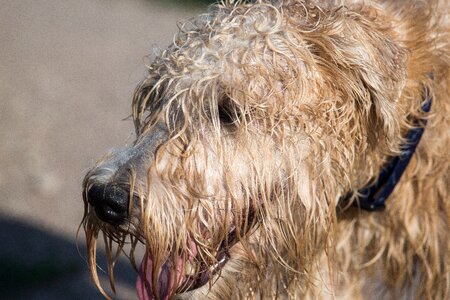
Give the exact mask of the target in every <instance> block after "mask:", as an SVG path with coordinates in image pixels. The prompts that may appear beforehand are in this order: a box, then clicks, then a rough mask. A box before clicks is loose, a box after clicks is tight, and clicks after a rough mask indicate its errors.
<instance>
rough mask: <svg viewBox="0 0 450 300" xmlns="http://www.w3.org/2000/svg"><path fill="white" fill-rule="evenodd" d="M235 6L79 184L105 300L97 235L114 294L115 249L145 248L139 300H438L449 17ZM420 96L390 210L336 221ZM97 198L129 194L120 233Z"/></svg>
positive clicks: (182, 52) (207, 30)
mask: <svg viewBox="0 0 450 300" xmlns="http://www.w3.org/2000/svg"><path fill="white" fill-rule="evenodd" d="M246 2H248V1H224V2H223V3H222V4H217V5H214V6H212V7H211V9H210V11H209V12H208V13H207V14H204V15H201V16H199V17H198V18H195V19H193V20H190V21H189V22H187V23H185V24H184V25H183V26H182V27H181V29H180V32H179V33H178V34H177V35H176V37H175V39H174V42H173V44H172V45H171V46H170V47H169V48H168V49H167V50H164V51H163V52H162V53H161V54H160V55H159V56H158V57H157V58H156V59H155V61H154V62H153V63H152V64H151V65H150V67H149V72H148V76H147V78H146V79H145V80H143V81H142V83H141V84H140V85H139V86H138V88H137V90H136V93H135V97H134V101H133V119H134V123H135V127H136V134H137V139H136V142H135V144H133V145H132V146H130V147H126V148H123V149H118V150H115V151H112V152H111V153H109V154H108V155H107V156H106V157H104V158H103V159H102V160H100V161H99V162H98V163H97V164H96V166H95V167H94V168H93V169H92V170H91V171H90V172H89V173H88V174H87V176H86V178H85V181H84V199H85V216H84V219H83V223H82V224H83V226H84V229H85V231H86V237H87V244H88V248H89V252H88V254H89V264H90V267H91V270H92V274H93V277H94V280H95V282H96V284H97V285H98V286H99V288H100V290H101V291H102V293H103V294H104V295H105V296H107V295H106V293H105V292H104V290H103V289H102V288H101V287H100V285H99V280H98V276H97V271H96V250H95V249H96V245H97V237H98V235H99V233H100V232H101V231H103V232H104V234H105V241H106V245H107V249H108V251H109V273H110V276H111V282H112V283H113V282H114V279H113V275H112V274H113V266H114V259H115V255H113V254H114V253H113V251H112V248H113V247H112V242H113V241H114V242H117V243H118V245H119V246H118V251H117V253H120V251H121V249H122V247H123V245H124V244H125V243H127V242H129V241H127V239H128V238H130V239H131V243H132V249H134V248H135V246H136V245H137V243H139V242H141V243H143V244H144V245H145V247H146V257H145V258H144V260H143V263H142V266H141V275H140V277H141V286H140V288H141V289H142V290H145V291H141V293H140V297H144V298H145V297H155V298H162V299H166V298H169V297H176V298H177V297H178V298H189V297H192V299H201V298H202V297H205V296H206V297H208V298H212V299H235V298H275V297H279V298H294V299H295V298H299V299H303V298H328V297H330V298H333V297H335V298H345V299H358V298H364V299H367V298H374V299H379V298H380V297H383V298H392V299H398V298H399V297H403V298H405V299H411V298H417V299H445V298H447V297H448V296H449V293H450V292H449V289H450V288H449V285H450V234H449V225H450V224H449V222H450V201H449V195H448V186H449V183H450V182H449V177H448V174H449V172H448V171H449V168H448V166H449V165H448V164H449V157H448V149H449V146H450V145H449V136H448V128H449V127H448V125H449V122H448V115H449V104H448V103H449V102H448V101H449V100H448V97H449V93H448V86H449V83H450V81H449V79H448V78H449V77H448V75H449V74H448V71H449V56H448V55H449V53H450V47H449V44H448V40H449V39H448V38H449V37H448V32H449V26H448V20H447V19H448V4H445V1H441V2H439V1H408V2H400V1H393V0H392V1H387V0H386V1H382V0H380V1H357V0H355V1H350V0H349V1H307V0H286V1H275V0H274V1H262V0H261V1H255V3H246ZM446 12H447V14H446ZM439 14H442V16H440V15H439ZM445 17H447V19H445ZM430 73H432V74H433V78H434V79H430V77H429V76H427V74H430ZM424 87H427V88H428V89H429V91H430V93H431V95H432V97H433V99H434V103H433V109H432V113H431V114H429V115H428V116H427V118H428V119H429V122H428V126H427V129H426V131H425V134H424V137H423V139H422V141H421V143H420V144H419V147H418V149H417V153H416V154H415V155H414V157H413V159H412V161H411V163H410V165H409V167H408V169H407V171H406V173H405V174H404V176H403V178H402V180H401V182H400V183H399V184H398V186H397V187H396V190H395V191H394V194H393V195H392V196H391V198H390V199H389V203H388V208H387V209H386V210H385V211H384V212H377V213H367V212H363V211H359V210H358V209H357V208H356V207H352V206H349V207H347V208H346V209H345V210H343V211H340V210H337V209H336V206H337V205H338V201H339V199H340V198H341V197H342V196H343V195H345V194H347V193H348V192H349V191H357V190H358V189H359V188H361V187H363V186H365V185H367V184H369V183H370V182H373V181H374V180H376V178H377V175H378V173H379V172H380V170H381V169H382V167H383V165H384V164H385V163H386V162H387V161H388V160H389V157H390V156H394V155H397V154H398V153H400V149H401V145H402V143H403V142H404V136H405V133H406V132H407V131H408V129H409V128H411V127H412V126H413V124H412V122H411V120H412V119H413V117H414V116H422V115H423V113H422V112H421V101H422V100H423V99H422V94H421V93H422V90H423V88H424ZM107 185H108V186H118V187H120V188H121V189H124V190H126V191H127V196H126V198H127V199H128V200H129V203H127V207H128V208H127V218H126V220H122V221H123V222H109V220H107V217H106V220H105V216H103V221H101V220H99V216H98V214H99V207H98V206H101V204H99V203H98V202H95V201H94V200H92V199H90V197H91V196H90V191H91V190H93V187H96V186H107ZM105 190H106V188H105ZM105 193H106V192H104V194H105ZM103 196H104V195H103ZM100 219H102V218H101V217H100ZM105 221H106V222H105ZM109 223H120V224H113V225H111V224H109ZM132 252H133V251H132ZM116 255H118V254H116ZM130 257H131V259H132V261H133V263H134V257H133V253H131V256H130ZM142 277H143V278H142ZM162 277H164V278H163V279H162ZM205 278H206V279H205ZM200 281H201V282H202V284H198V282H200ZM206 281H207V283H206ZM142 282H143V283H142ZM142 285H144V286H142ZM192 287H196V289H194V290H192V291H188V290H189V289H190V288H192ZM197 287H198V288H197ZM138 288H139V285H138ZM146 293H147V294H146ZM145 299H148V298H145Z"/></svg>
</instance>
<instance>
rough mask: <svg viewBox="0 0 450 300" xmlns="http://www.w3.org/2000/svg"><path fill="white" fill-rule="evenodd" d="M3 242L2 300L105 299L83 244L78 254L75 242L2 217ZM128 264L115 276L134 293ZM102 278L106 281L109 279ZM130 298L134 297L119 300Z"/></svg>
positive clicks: (0, 237) (0, 249)
mask: <svg viewBox="0 0 450 300" xmlns="http://www.w3.org/2000/svg"><path fill="white" fill-rule="evenodd" d="M81 234H82V233H81ZM81 238H82V237H81ZM0 240H1V241H2V245H3V246H2V247H0V295H2V296H1V298H2V299H55V300H56V299H101V298H102V297H101V295H100V293H99V292H98V291H97V289H96V288H95V286H94V285H93V283H92V282H91V280H90V277H89V272H88V268H87V266H86V263H85V262H84V258H83V257H84V256H85V253H86V248H85V246H84V245H81V244H80V253H81V254H79V253H78V250H77V246H76V243H75V242H74V241H71V240H67V239H64V238H61V237H60V236H57V235H55V234H52V233H50V232H47V231H45V230H41V229H39V228H37V227H36V226H33V225H31V224H26V223H24V222H22V221H18V220H14V219H11V218H9V217H5V216H1V215H0ZM80 243H81V242H80ZM5 245H7V246H6V247H5ZM104 257H105V256H104V252H101V253H99V258H100V261H102V262H103V261H105V260H104ZM129 265H130V264H129V262H128V261H127V260H126V259H122V260H121V261H119V263H118V265H117V266H116V271H115V274H117V278H116V280H117V281H118V283H119V285H120V286H121V288H123V287H126V288H127V290H132V289H133V287H134V282H135V278H136V274H135V271H134V270H133V269H132V268H131V267H130V266H129ZM103 277H105V278H103V279H104V280H103V281H105V280H106V276H103ZM43 287H47V288H46V289H43ZM129 297H133V295H131V294H130V295H127V296H121V297H118V298H121V299H130V298H129Z"/></svg>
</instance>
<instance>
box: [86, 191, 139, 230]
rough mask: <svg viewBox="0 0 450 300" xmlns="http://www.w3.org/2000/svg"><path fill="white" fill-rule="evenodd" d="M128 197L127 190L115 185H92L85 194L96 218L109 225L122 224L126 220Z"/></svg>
mask: <svg viewBox="0 0 450 300" xmlns="http://www.w3.org/2000/svg"><path fill="white" fill-rule="evenodd" d="M129 197H130V192H129V191H128V190H126V189H125V188H122V187H119V186H116V185H93V186H91V187H90V188H89V190H88V192H87V200H88V202H89V204H91V205H92V206H93V207H94V210H95V214H96V215H97V217H98V218H99V219H100V220H102V221H104V222H107V223H109V224H111V225H120V224H123V223H124V222H125V220H126V219H127V217H128V207H129Z"/></svg>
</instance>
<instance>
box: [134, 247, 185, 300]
mask: <svg viewBox="0 0 450 300" xmlns="http://www.w3.org/2000/svg"><path fill="white" fill-rule="evenodd" d="M152 268H153V261H152V259H151V258H150V256H149V255H148V254H146V255H145V257H144V259H143V260H142V262H141V267H140V269H139V276H138V278H137V282H136V290H137V294H138V297H139V299H140V300H153V299H156V298H155V297H154V296H153V292H154V291H156V292H157V293H158V295H159V299H160V300H168V299H169V296H170V295H171V294H173V292H174V290H173V289H174V286H175V284H174V283H175V279H176V280H177V281H178V282H181V281H182V279H183V277H184V276H182V275H181V270H182V262H181V259H178V265H177V272H176V276H174V274H172V273H171V268H170V266H169V263H168V261H166V262H164V264H163V265H162V266H161V269H160V271H159V276H158V281H157V286H156V287H154V286H153V284H152V275H153V274H152Z"/></svg>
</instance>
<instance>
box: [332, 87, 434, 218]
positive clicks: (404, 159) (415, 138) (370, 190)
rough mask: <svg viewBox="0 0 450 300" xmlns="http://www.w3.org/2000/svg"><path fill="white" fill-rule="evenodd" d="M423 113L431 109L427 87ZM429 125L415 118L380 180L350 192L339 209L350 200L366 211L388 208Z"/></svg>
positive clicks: (423, 120)
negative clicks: (392, 194)
mask: <svg viewBox="0 0 450 300" xmlns="http://www.w3.org/2000/svg"><path fill="white" fill-rule="evenodd" d="M422 99H423V102H422V106H421V109H422V111H423V113H425V114H427V113H428V112H429V111H430V108H431V102H432V100H433V99H432V97H431V96H430V92H429V90H428V88H427V87H424V89H423V93H422ZM426 123H427V120H426V118H414V120H413V126H414V127H413V128H412V129H410V130H409V131H408V133H407V135H406V138H405V143H404V144H403V145H402V146H401V154H400V155H398V156H394V157H392V158H391V159H390V160H389V162H388V163H387V164H386V165H385V166H384V167H383V169H382V170H381V172H380V174H379V175H378V180H377V181H376V182H375V183H374V184H371V185H368V186H365V187H363V188H362V189H359V190H358V191H357V192H349V193H348V194H346V195H345V196H344V197H341V199H340V200H339V207H341V208H342V207H347V205H346V204H347V203H348V201H349V200H350V199H354V201H353V204H354V205H355V206H357V207H358V208H360V209H363V210H366V211H381V210H384V209H385V207H386V200H387V199H388V198H389V196H390V195H391V193H392V192H393V190H394V188H395V186H396V185H397V183H398V182H399V181H400V178H401V177H402V174H403V173H404V172H405V170H406V167H407V166H408V164H409V162H410V160H411V158H412V156H413V155H414V152H415V151H416V148H417V145H418V144H419V142H420V139H421V137H422V134H423V132H424V130H425V125H426Z"/></svg>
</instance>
